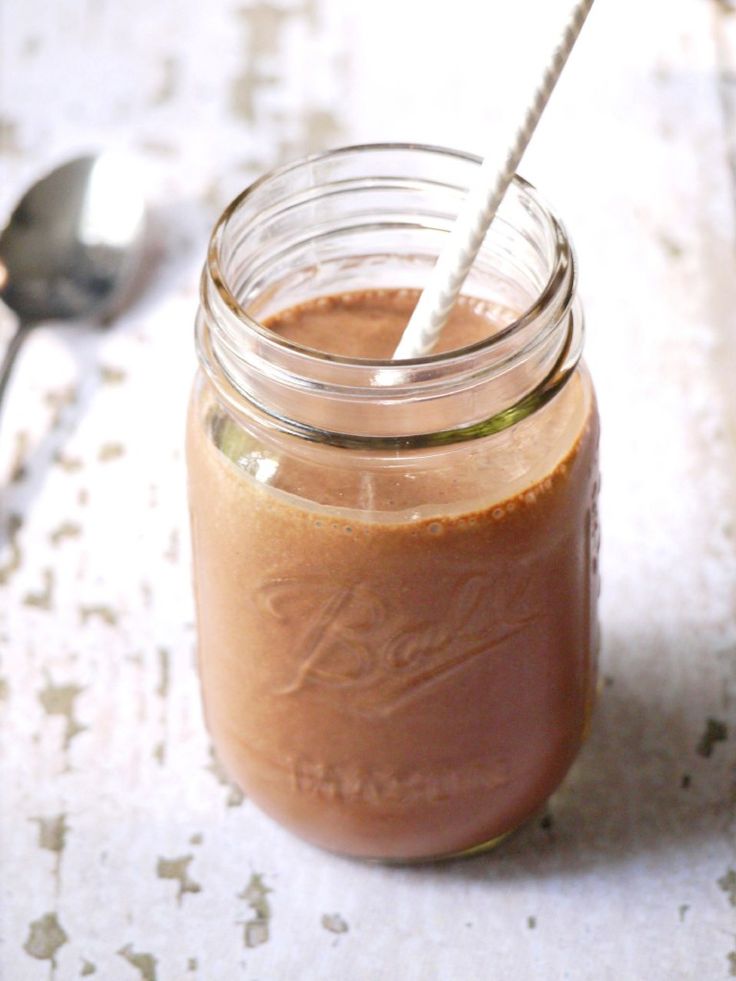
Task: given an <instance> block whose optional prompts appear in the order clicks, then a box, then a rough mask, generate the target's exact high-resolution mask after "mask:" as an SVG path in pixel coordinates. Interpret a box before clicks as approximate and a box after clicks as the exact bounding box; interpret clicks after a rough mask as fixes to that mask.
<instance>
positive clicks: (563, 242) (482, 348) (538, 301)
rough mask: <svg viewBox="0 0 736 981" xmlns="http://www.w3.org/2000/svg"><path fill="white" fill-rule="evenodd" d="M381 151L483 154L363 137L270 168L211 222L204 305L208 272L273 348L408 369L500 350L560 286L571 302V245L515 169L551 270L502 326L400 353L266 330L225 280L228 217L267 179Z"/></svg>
mask: <svg viewBox="0 0 736 981" xmlns="http://www.w3.org/2000/svg"><path fill="white" fill-rule="evenodd" d="M384 152H385V153H387V154H392V153H397V152H398V153H401V152H407V153H417V152H419V153H425V154H437V155H440V156H442V157H443V158H451V159H454V160H456V161H458V162H461V163H462V164H470V165H473V166H480V165H481V163H482V158H481V157H479V156H477V155H475V154H471V153H466V152H464V151H461V150H454V149H448V148H445V147H441V146H437V145H433V144H419V143H366V144H355V145H352V146H346V147H339V148H337V149H333V150H328V151H325V152H323V153H316V154H311V155H309V156H306V157H302V158H300V159H298V160H296V161H293V162H291V163H288V164H284V165H283V166H281V167H278V168H275V169H273V170H271V171H269V172H268V173H266V174H264V175H263V176H261V177H259V178H258V179H257V180H255V181H253V182H252V183H251V184H250V185H249V186H248V187H246V188H245V189H244V190H243V191H241V193H240V194H238V195H237V197H235V198H234V199H233V200H232V201H231V202H230V204H229V205H228V206H227V207H226V208H225V210H224V211H223V213H222V214H221V216H220V217H219V219H218V220H217V222H216V224H215V226H214V229H213V231H212V235H211V237H210V241H209V246H208V251H207V258H206V263H205V270H204V274H203V287H202V296H203V305H205V306H208V305H209V303H208V300H207V297H206V295H205V293H206V285H207V284H206V279H207V278H208V279H209V282H210V283H211V284H212V286H214V289H215V292H216V294H217V298H218V300H219V301H220V303H221V304H222V305H223V306H224V307H225V308H226V309H227V310H228V311H229V312H230V314H231V315H232V316H234V317H235V318H237V320H238V321H240V323H241V324H242V325H243V326H245V327H246V328H247V329H248V330H250V331H253V332H255V334H256V335H257V336H258V337H259V339H260V340H261V342H263V343H265V344H267V345H269V346H270V345H273V346H274V348H275V349H282V350H284V351H289V352H292V353H293V354H294V355H296V356H298V357H300V359H302V358H303V359H306V360H309V361H315V362H317V363H319V362H326V363H329V364H332V365H335V366H339V365H345V366H351V365H353V366H361V367H368V366H370V367H372V368H375V369H391V368H394V369H396V368H405V369H411V368H422V367H427V368H430V369H431V368H436V367H437V366H440V365H443V364H448V363H454V364H457V363H458V362H461V361H462V360H463V359H464V358H468V359H471V358H473V357H474V356H476V355H478V354H480V353H481V352H488V353H489V354H490V353H492V352H493V351H494V350H498V349H499V348H500V347H502V346H504V345H506V344H508V342H509V341H510V340H513V338H514V337H515V336H516V335H519V334H522V333H523V332H524V331H525V330H526V329H527V328H528V327H529V326H530V325H531V324H533V323H535V321H537V320H538V319H539V318H540V316H542V315H543V314H544V312H545V311H546V310H548V309H549V308H550V307H551V306H552V305H554V304H555V301H556V300H557V299H558V298H559V297H560V294H561V293H563V292H564V293H565V294H566V298H564V299H563V307H564V308H565V309H568V308H569V305H570V302H571V299H572V297H573V296H574V293H575V288H576V281H577V268H576V262H575V256H574V253H573V250H572V246H571V244H570V241H569V239H568V237H567V234H566V232H565V229H564V226H563V224H562V223H561V221H560V220H559V219H558V218H557V216H556V215H555V214H554V212H553V211H552V209H551V208H550V207H549V206H548V205H547V203H546V202H545V201H544V199H543V198H542V196H541V195H540V194H539V192H538V191H537V190H536V188H535V187H534V186H533V185H532V184H530V183H529V182H528V181H527V180H525V179H524V178H523V177H521V176H520V175H518V174H516V175H515V176H514V178H513V179H512V182H511V185H510V188H513V189H514V190H516V192H517V193H518V194H519V196H520V197H521V198H522V199H523V200H524V201H525V202H526V204H527V206H529V207H531V208H533V209H535V210H536V211H537V213H538V214H539V215H540V216H541V217H542V219H543V220H544V221H545V222H546V223H547V224H548V227H549V229H550V230H551V236H550V238H551V242H550V245H551V250H550V255H549V256H548V260H547V261H548V266H549V273H548V276H547V279H546V282H545V283H544V284H543V285H542V287H541V288H540V289H539V290H538V291H537V295H536V297H535V299H534V301H533V302H532V303H531V304H529V305H528V306H527V307H526V308H525V309H524V310H523V311H522V312H521V313H520V314H519V315H518V316H517V317H515V318H514V319H513V320H512V321H511V322H510V323H508V324H506V325H505V326H504V327H503V328H501V329H500V330H497V331H495V332H494V333H493V334H491V335H490V336H488V337H486V338H483V339H481V340H479V341H475V342H474V343H472V344H469V345H466V346H464V347H461V348H455V349H453V350H449V351H442V352H439V353H435V354H432V353H430V354H425V355H422V356H420V357H414V358H401V359H394V358H385V359H382V358H362V357H346V356H343V355H338V354H332V353H330V352H327V351H321V350H318V349H316V348H313V347H308V346H306V345H303V344H299V343H298V342H297V341H294V340H291V339H286V338H284V337H282V336H280V335H279V334H277V333H275V332H274V331H271V330H269V329H268V328H267V327H266V326H265V325H264V324H263V323H262V322H261V321H259V320H258V319H257V318H256V317H254V316H253V315H252V314H251V313H249V312H248V311H247V310H246V308H245V307H244V306H243V304H242V303H241V302H240V301H239V300H238V298H237V296H236V291H235V289H234V288H233V287H232V285H231V283H230V282H229V276H228V275H227V273H226V271H225V270H224V268H223V266H224V263H223V256H222V250H223V240H224V238H225V236H226V235H227V232H228V230H229V225H230V223H231V221H233V219H234V218H235V217H236V216H237V214H238V213H239V211H240V210H241V209H243V208H244V207H245V206H247V205H248V203H249V202H250V201H251V200H252V199H253V198H254V197H255V196H256V195H257V194H258V193H259V192H261V191H262V190H263V189H264V188H265V187H267V186H268V185H269V184H271V183H273V182H274V181H278V180H288V178H289V176H290V175H292V174H295V173H297V172H299V171H303V170H304V168H305V167H315V168H319V167H320V166H321V165H330V164H331V163H333V162H336V161H339V160H340V159H341V158H343V159H344V158H347V157H349V156H351V155H359V154H364V153H379V154H380V153H384ZM419 180H421V178H419ZM334 183H335V185H336V186H337V184H339V182H334ZM346 183H347V182H346ZM464 191H467V188H465V189H464ZM507 193H508V192H507Z"/></svg>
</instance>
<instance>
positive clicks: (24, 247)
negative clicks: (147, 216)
mask: <svg viewBox="0 0 736 981" xmlns="http://www.w3.org/2000/svg"><path fill="white" fill-rule="evenodd" d="M144 212H145V206H144V201H143V195H142V193H141V190H140V187H139V185H138V183H137V181H136V180H135V177H134V173H133V172H132V170H131V163H130V161H127V160H126V159H125V158H123V157H118V156H116V155H114V154H112V153H110V154H101V155H99V156H87V157H79V158H78V159H75V160H70V161H69V162H68V163H65V164H63V165H62V166H61V167H59V168H57V169H56V170H53V171H52V172H51V173H50V174H48V176H46V177H44V178H43V179H42V180H40V181H39V182H38V183H37V184H34V185H33V186H32V187H31V188H30V189H29V190H28V191H27V192H26V194H25V195H24V196H23V197H22V198H21V200H20V202H19V203H18V205H17V207H16V209H15V211H14V212H13V213H12V215H11V216H10V220H9V222H8V224H7V225H6V227H5V229H4V230H3V231H2V233H0V297H1V298H2V299H3V300H4V302H5V303H6V304H7V305H8V306H9V307H10V309H11V310H13V311H14V312H15V314H16V315H17V316H18V326H17V329H16V332H15V334H14V335H13V337H12V339H11V341H10V343H9V344H8V346H7V349H6V351H5V356H4V358H3V361H2V364H1V365H0V402H2V398H3V395H4V393H5V388H6V385H7V383H8V378H9V377H10V373H11V370H12V367H13V364H14V362H15V359H16V356H17V354H18V351H19V350H20V348H21V345H22V344H23V341H24V340H25V339H26V337H28V335H29V333H30V331H31V330H32V329H33V328H34V327H36V326H37V325H38V324H40V323H42V322H44V321H49V320H63V321H73V320H81V319H87V318H95V319H97V320H99V318H101V317H102V316H104V315H105V314H106V313H110V312H112V311H113V310H114V309H115V307H116V305H118V304H119V303H120V301H121V300H122V299H123V298H124V296H125V293H126V292H127V290H128V288H129V287H130V284H131V281H132V279H133V278H134V277H135V274H136V272H137V271H138V269H139V267H140V260H141V257H142V250H143V226H144Z"/></svg>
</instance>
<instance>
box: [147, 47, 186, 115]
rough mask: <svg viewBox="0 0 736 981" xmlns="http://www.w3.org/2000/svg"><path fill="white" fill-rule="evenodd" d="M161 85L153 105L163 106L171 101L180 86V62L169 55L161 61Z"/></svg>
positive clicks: (154, 97)
mask: <svg viewBox="0 0 736 981" xmlns="http://www.w3.org/2000/svg"><path fill="white" fill-rule="evenodd" d="M160 65H161V84H160V85H159V87H158V90H157V91H156V93H155V94H154V96H153V99H152V100H151V102H152V105H155V106H161V105H164V104H165V103H166V102H171V100H172V99H173V98H174V96H175V95H176V90H177V87H178V84H179V62H178V61H177V60H176V58H174V57H172V56H171V55H168V56H166V57H164V58H162V59H161V61H160Z"/></svg>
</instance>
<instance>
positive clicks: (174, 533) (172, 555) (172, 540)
mask: <svg viewBox="0 0 736 981" xmlns="http://www.w3.org/2000/svg"><path fill="white" fill-rule="evenodd" d="M164 558H165V559H167V560H168V561H169V562H173V563H174V565H176V563H177V562H178V561H179V529H178V528H172V530H171V534H170V535H169V544H168V547H167V549H166V551H165V552H164Z"/></svg>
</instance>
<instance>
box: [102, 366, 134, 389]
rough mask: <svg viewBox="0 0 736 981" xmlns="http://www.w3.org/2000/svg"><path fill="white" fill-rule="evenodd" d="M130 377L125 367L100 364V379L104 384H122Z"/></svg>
mask: <svg viewBox="0 0 736 981" xmlns="http://www.w3.org/2000/svg"><path fill="white" fill-rule="evenodd" d="M127 377H128V374H127V372H126V371H125V370H124V369H123V368H116V367H115V365H111V364H101V365H100V381H101V382H102V383H103V385H120V384H122V382H124V381H125V379H126V378H127Z"/></svg>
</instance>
